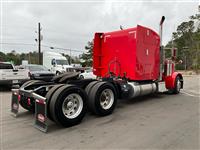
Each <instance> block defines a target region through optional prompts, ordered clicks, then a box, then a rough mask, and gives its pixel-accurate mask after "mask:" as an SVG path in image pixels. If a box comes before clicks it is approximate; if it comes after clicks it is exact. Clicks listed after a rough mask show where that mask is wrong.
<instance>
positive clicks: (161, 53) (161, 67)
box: [159, 16, 165, 81]
mask: <svg viewBox="0 0 200 150" xmlns="http://www.w3.org/2000/svg"><path fill="white" fill-rule="evenodd" d="M164 21H165V16H162V18H161V20H160V24H159V35H160V76H159V80H160V81H162V73H163V71H164V60H165V54H164V50H163V47H162V30H163V23H164Z"/></svg>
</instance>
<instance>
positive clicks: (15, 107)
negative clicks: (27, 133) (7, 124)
mask: <svg viewBox="0 0 200 150" xmlns="http://www.w3.org/2000/svg"><path fill="white" fill-rule="evenodd" d="M19 96H20V95H19V90H18V89H12V100H11V112H12V114H13V115H14V116H15V117H17V116H18V112H19V100H20V97H19Z"/></svg>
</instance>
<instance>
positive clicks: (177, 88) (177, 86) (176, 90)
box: [172, 76, 181, 94]
mask: <svg viewBox="0 0 200 150" xmlns="http://www.w3.org/2000/svg"><path fill="white" fill-rule="evenodd" d="M174 84H175V88H174V89H173V90H172V92H173V94H179V93H180V89H181V80H180V77H179V76H177V77H176V80H175V83H174Z"/></svg>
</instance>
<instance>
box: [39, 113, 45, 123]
mask: <svg viewBox="0 0 200 150" xmlns="http://www.w3.org/2000/svg"><path fill="white" fill-rule="evenodd" d="M37 119H38V120H39V121H40V122H45V117H44V115H42V114H38V115H37Z"/></svg>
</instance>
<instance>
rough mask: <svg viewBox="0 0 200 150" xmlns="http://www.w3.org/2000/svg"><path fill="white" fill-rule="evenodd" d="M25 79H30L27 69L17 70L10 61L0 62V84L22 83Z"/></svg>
mask: <svg viewBox="0 0 200 150" xmlns="http://www.w3.org/2000/svg"><path fill="white" fill-rule="evenodd" d="M27 80H30V77H29V75H28V70H25V69H19V70H18V69H15V67H14V66H13V65H12V64H11V63H8V62H0V85H6V86H9V87H11V86H12V85H22V84H23V83H24V82H25V81H27Z"/></svg>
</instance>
